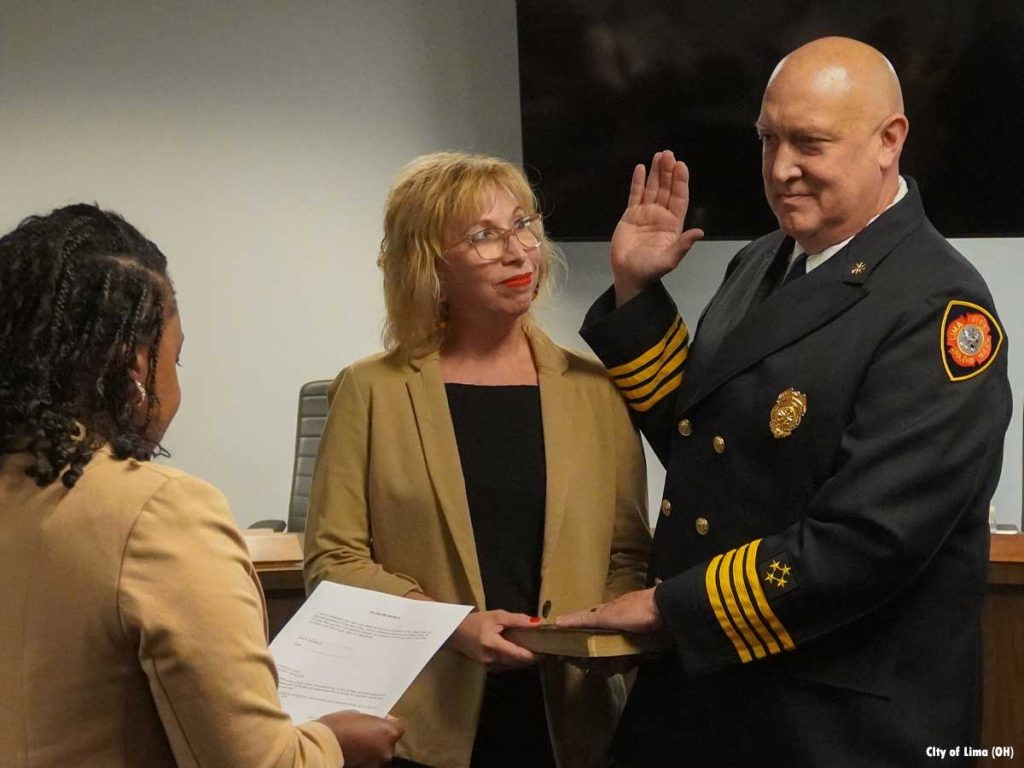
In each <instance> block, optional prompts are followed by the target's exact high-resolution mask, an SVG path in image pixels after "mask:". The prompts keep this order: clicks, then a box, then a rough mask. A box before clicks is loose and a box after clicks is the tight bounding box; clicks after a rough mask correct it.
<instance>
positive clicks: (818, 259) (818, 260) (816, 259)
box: [789, 176, 907, 272]
mask: <svg viewBox="0 0 1024 768" xmlns="http://www.w3.org/2000/svg"><path fill="white" fill-rule="evenodd" d="M906 196H907V182H906V180H905V179H904V178H903V177H902V176H900V184H899V188H898V189H897V190H896V197H894V198H893V199H892V202H891V203H889V204H888V205H887V206H885V208H884V209H883V210H882V211H881V212H880V213H878V214H876V215H875V216H874V217H872V219H871V221H869V222H868V223H867V224H865V225H864V228H865V229H867V227H868V225H869V224H871V222H873V221H874V220H875V219H877V218H878V217H879V216H881V215H882V214H883V213H885V212H886V211H888V210H889V209H890V208H892V207H893V206H894V205H896V203H898V202H899V201H900V200H902V199H903V198H904V197H906ZM861 231H863V230H861ZM859 234H860V232H858V233H857V235H859ZM857 235H850V237H848V238H846V239H845V240H843V242H841V243H836V244H835V245H830V246H829V247H828V248H825V249H824V250H823V251H819V252H818V253H812V254H809V255H808V256H807V271H808V272H810V271H811V270H812V269H816V268H817V267H820V266H821V265H822V264H824V263H825V262H826V261H828V260H829V259H831V258H832V257H833V256H834V255H835V254H837V253H839V251H841V250H842V249H843V248H845V247H846V244H847V243H849V242H850V241H851V240H853V238H855V237H856V236H857ZM802 253H805V251H804V247H803V246H802V245H800V243H796V244H795V245H794V246H793V255H792V256H790V257H789V263H790V264H792V263H793V260H794V259H796V257H797V256H799V255H800V254H802Z"/></svg>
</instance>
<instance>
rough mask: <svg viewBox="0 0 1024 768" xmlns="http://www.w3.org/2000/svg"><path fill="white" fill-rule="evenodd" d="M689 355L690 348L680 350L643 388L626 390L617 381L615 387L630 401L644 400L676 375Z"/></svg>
mask: <svg viewBox="0 0 1024 768" xmlns="http://www.w3.org/2000/svg"><path fill="white" fill-rule="evenodd" d="M689 354H690V348H689V347H683V348H682V349H680V350H679V351H678V352H677V353H676V354H675V355H674V356H673V357H672V358H671V359H670V360H668V361H667V362H665V363H663V364H662V366H661V370H659V371H658V372H657V373H656V374H655V375H654V378H652V379H651V380H650V381H648V382H647V383H646V384H644V385H643V386H640V387H634V388H633V389H625V388H624V387H623V386H622V385H621V384H620V383H619V382H618V380H616V382H615V386H617V387H618V388H619V391H620V392H621V393H622V394H623V395H624V396H625V397H626V398H627V399H628V400H643V399H644V398H645V397H647V396H648V395H649V394H651V392H653V391H654V390H656V389H657V388H658V385H660V384H661V382H663V381H664V380H665V379H667V378H670V377H671V376H672V374H674V373H676V372H677V371H678V370H679V369H680V368H681V367H682V365H683V363H684V362H686V358H687V357H688V356H689Z"/></svg>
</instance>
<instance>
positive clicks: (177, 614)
mask: <svg viewBox="0 0 1024 768" xmlns="http://www.w3.org/2000/svg"><path fill="white" fill-rule="evenodd" d="M27 465H28V455H27V454H24V453H20V454H18V453H16V454H12V455H10V456H8V457H7V458H6V461H5V463H4V465H3V468H2V470H0V531H2V534H0V595H2V596H0V606H2V608H0V616H2V618H0V766H3V768H28V767H29V766H32V768H48V767H49V766H53V767H54V768H57V767H58V766H59V767H60V768H65V766H74V768H118V767H119V766H122V767H124V768H135V767H136V766H137V767H138V768H162V767H164V766H167V767H170V766H182V767H184V766H196V767H197V768H198V767H199V766H201V767H202V768H215V767H219V768H257V767H259V768H271V766H274V768H283V767H284V766H317V767H319V766H332V768H333V767H334V766H339V765H341V763H342V758H341V751H340V750H339V748H338V743H337V741H336V740H335V738H334V736H333V734H332V733H331V731H330V730H328V728H327V727H326V726H324V725H323V724H321V723H307V724H305V725H302V726H300V727H298V728H296V727H294V726H293V725H292V723H291V721H290V720H289V718H288V716H287V715H286V714H284V712H282V711H281V708H280V704H279V702H278V697H277V684H276V671H275V669H274V665H273V662H272V661H271V658H270V655H269V653H268V651H267V643H266V623H265V619H264V604H263V594H262V592H261V591H260V587H259V582H257V580H256V574H255V571H254V569H253V567H252V563H251V562H250V561H249V556H248V554H247V552H246V549H245V544H244V543H243V541H242V538H241V535H240V534H239V532H238V528H237V526H236V525H235V522H234V520H233V519H232V517H231V513H230V511H229V510H228V505H227V502H226V500H225V499H224V497H223V496H222V495H221V494H220V493H219V492H218V491H217V490H216V489H215V488H213V486H211V485H209V484H207V483H205V482H203V481H201V480H198V479H196V478H194V477H191V476H189V475H187V474H185V473H184V472H180V471H178V470H174V469H170V468H168V467H165V466H160V465H156V464H151V463H140V462H136V461H131V460H129V461H117V460H115V459H114V458H113V457H112V456H111V455H110V454H109V453H108V452H107V451H105V450H100V451H98V452H96V454H95V455H94V457H93V459H92V461H91V462H89V464H88V465H87V466H86V468H85V472H84V474H83V475H82V477H81V479H80V480H79V481H78V484H77V485H76V486H75V488H73V489H72V490H70V491H69V490H67V489H66V488H64V486H63V485H62V484H61V483H60V482H59V481H58V482H56V483H53V484H52V485H50V486H47V487H46V488H38V487H37V486H36V485H35V482H34V481H33V480H32V478H29V477H26V476H25V473H24V469H25V467H26V466H27Z"/></svg>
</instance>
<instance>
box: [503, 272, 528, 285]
mask: <svg viewBox="0 0 1024 768" xmlns="http://www.w3.org/2000/svg"><path fill="white" fill-rule="evenodd" d="M532 282H533V272H524V273H523V274H521V275H514V276H513V277H510V278H509V279H508V280H502V281H501V284H502V285H505V286H508V287H509V288H525V287H526V286H528V285H529V284H530V283H532Z"/></svg>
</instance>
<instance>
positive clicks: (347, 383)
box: [303, 368, 420, 595]
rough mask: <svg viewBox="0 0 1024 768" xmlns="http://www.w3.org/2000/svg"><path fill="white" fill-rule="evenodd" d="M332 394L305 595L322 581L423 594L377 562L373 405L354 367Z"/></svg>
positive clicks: (316, 477)
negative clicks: (370, 490)
mask: <svg viewBox="0 0 1024 768" xmlns="http://www.w3.org/2000/svg"><path fill="white" fill-rule="evenodd" d="M332 391H333V393H334V394H333V396H332V397H331V407H330V412H329V413H328V416H327V424H326V425H325V426H324V434H323V437H322V438H321V440H320V451H319V453H318V455H317V459H316V468H315V469H314V470H313V484H312V488H311V489H310V497H309V515H308V517H307V518H306V545H305V552H306V562H305V567H304V569H303V570H304V573H305V576H306V591H307V592H311V591H312V590H313V588H314V587H315V586H316V585H317V584H319V583H320V582H321V581H323V580H324V579H327V580H328V581H336V582H339V583H342V584H348V585H349V586H353V587H361V588H362V589H372V590H375V591H377V592H386V593H388V594H392V595H404V594H406V593H407V592H409V591H410V590H414V589H415V590H419V589H420V587H419V585H418V584H417V582H416V580H415V579H413V578H412V577H410V576H405V575H403V574H395V573H389V572H388V571H385V570H384V568H382V567H381V566H380V564H378V563H376V562H374V560H373V552H372V549H371V539H372V533H373V532H372V530H371V525H370V506H369V500H368V498H367V485H368V483H369V445H370V412H369V403H368V402H367V399H366V397H365V396H364V394H363V392H362V391H361V390H360V387H359V383H358V382H357V381H356V377H355V373H354V371H353V370H352V369H351V368H348V369H346V370H344V371H342V372H341V374H339V376H338V379H337V380H336V383H335V384H334V385H333V386H332Z"/></svg>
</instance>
